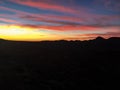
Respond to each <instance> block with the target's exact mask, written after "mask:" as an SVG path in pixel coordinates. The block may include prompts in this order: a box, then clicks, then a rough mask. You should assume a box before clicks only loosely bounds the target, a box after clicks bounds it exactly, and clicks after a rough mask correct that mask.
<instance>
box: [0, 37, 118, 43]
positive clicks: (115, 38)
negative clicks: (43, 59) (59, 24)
mask: <svg viewBox="0 0 120 90" xmlns="http://www.w3.org/2000/svg"><path fill="white" fill-rule="evenodd" d="M105 40H110V41H112V40H113V41H114V40H120V37H110V38H108V39H105V38H104V37H101V36H98V37H96V38H95V39H92V40H84V41H105ZM4 41H8V42H56V41H57V42H71V41H72V42H76V41H77V42H78V41H80V42H82V41H81V40H74V41H73V40H70V41H67V40H55V41H50V40H43V41H16V40H15V41H14V40H5V39H2V38H0V42H4ZM84 41H83V42H84Z"/></svg>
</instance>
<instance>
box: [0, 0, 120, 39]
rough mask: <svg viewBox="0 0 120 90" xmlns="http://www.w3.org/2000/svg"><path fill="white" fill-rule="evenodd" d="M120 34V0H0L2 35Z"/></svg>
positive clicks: (83, 36) (84, 36)
mask: <svg viewBox="0 0 120 90" xmlns="http://www.w3.org/2000/svg"><path fill="white" fill-rule="evenodd" d="M98 36H102V37H104V38H110V37H120V0H0V38H2V39H7V40H18V41H42V40H89V39H94V38H96V37H98Z"/></svg>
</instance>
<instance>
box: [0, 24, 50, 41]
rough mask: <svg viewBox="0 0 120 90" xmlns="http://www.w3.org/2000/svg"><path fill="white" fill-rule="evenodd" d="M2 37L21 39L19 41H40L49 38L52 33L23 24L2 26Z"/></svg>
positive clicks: (0, 34) (0, 32)
mask: <svg viewBox="0 0 120 90" xmlns="http://www.w3.org/2000/svg"><path fill="white" fill-rule="evenodd" d="M0 38H3V39H7V40H19V41H40V40H48V39H52V37H51V38H50V35H49V34H47V33H44V32H40V29H39V30H38V29H36V28H29V27H22V26H14V25H13V26H7V25H1V26H0Z"/></svg>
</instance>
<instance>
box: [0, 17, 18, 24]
mask: <svg viewBox="0 0 120 90" xmlns="http://www.w3.org/2000/svg"><path fill="white" fill-rule="evenodd" d="M0 21H3V22H7V23H20V22H18V21H16V20H12V19H6V18H0Z"/></svg>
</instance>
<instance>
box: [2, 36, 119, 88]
mask: <svg viewBox="0 0 120 90" xmlns="http://www.w3.org/2000/svg"><path fill="white" fill-rule="evenodd" d="M119 60H120V38H119V37H112V38H109V39H104V38H102V37H97V38H96V39H93V40H89V41H65V40H61V41H42V42H22V41H8V40H3V39H1V40H0V71H1V72H0V85H1V87H0V89H1V90H50V89H51V90H67V89H69V90H75V89H76V90H88V89H92V90H104V89H106V90H107V89H108V88H114V87H117V84H116V86H113V84H115V82H116V81H115V80H117V78H118V77H119V69H120V67H119V64H120V63H119Z"/></svg>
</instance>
